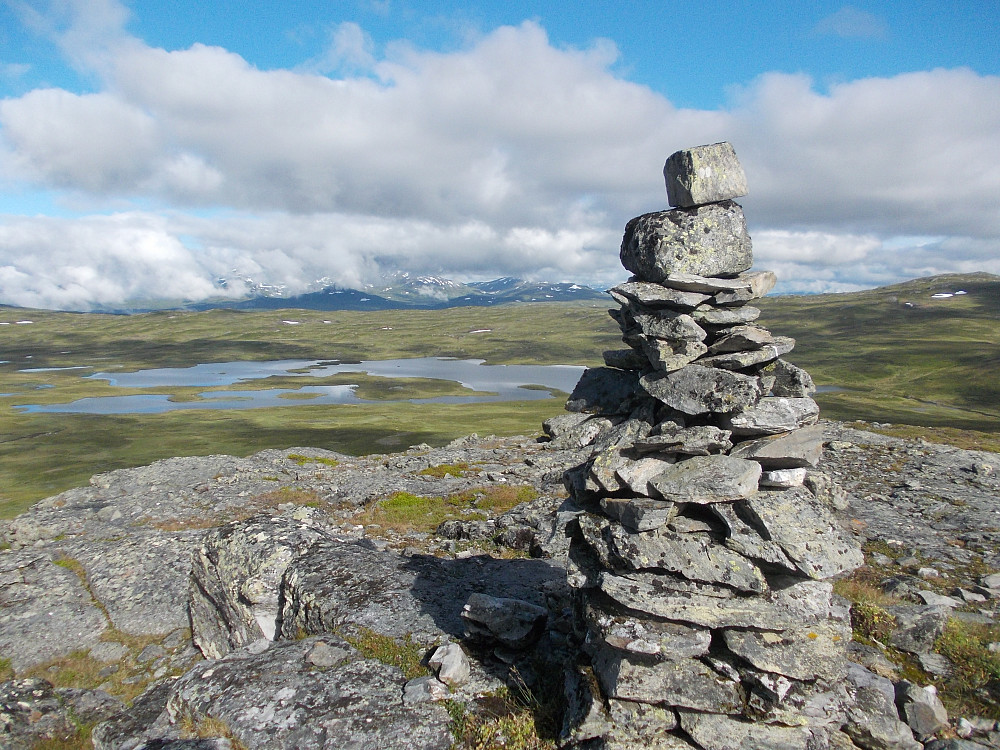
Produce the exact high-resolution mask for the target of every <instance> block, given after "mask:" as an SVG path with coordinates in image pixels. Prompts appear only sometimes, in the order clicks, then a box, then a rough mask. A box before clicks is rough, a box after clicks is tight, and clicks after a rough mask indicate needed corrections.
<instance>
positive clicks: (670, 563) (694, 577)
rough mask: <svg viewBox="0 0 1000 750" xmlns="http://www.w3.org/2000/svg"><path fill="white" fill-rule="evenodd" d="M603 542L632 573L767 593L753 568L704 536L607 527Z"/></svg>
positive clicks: (764, 583)
mask: <svg viewBox="0 0 1000 750" xmlns="http://www.w3.org/2000/svg"><path fill="white" fill-rule="evenodd" d="M604 539H605V540H606V542H607V544H608V549H609V550H610V552H611V554H612V555H614V556H616V557H618V558H619V559H621V560H624V561H625V562H626V563H628V565H629V566H630V567H631V568H632V569H633V570H643V569H660V570H668V571H670V572H672V573H677V574H678V575H681V576H683V577H684V578H687V579H688V580H691V581H699V582H702V583H713V584H720V585H723V586H729V587H731V588H734V589H736V590H738V591H743V592H747V593H753V594H760V593H763V592H765V591H767V581H766V580H765V579H764V575H763V574H762V573H761V572H760V569H759V568H758V567H757V566H756V565H754V564H753V563H752V562H750V561H749V560H747V559H746V558H744V557H742V556H740V555H738V554H736V553H735V552H733V551H731V550H729V549H727V548H726V547H724V546H723V545H721V544H719V543H718V542H715V541H714V540H713V539H712V538H711V537H709V536H708V535H707V534H678V533H677V532H674V531H670V530H669V529H666V528H659V529H657V530H655V531H645V532H640V533H632V532H629V531H627V530H626V529H624V528H622V527H621V526H619V525H617V524H608V526H607V528H606V529H605V530H604Z"/></svg>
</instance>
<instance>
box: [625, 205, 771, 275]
mask: <svg viewBox="0 0 1000 750" xmlns="http://www.w3.org/2000/svg"><path fill="white" fill-rule="evenodd" d="M621 261H622V265H623V266H625V268H627V269H628V270H629V271H631V272H632V273H634V274H636V275H637V276H639V278H641V279H642V280H643V281H651V282H660V281H662V280H663V279H665V278H667V277H668V276H669V275H670V274H672V273H691V274H697V275H699V276H724V275H727V274H732V275H735V274H738V273H739V272H740V271H746V270H747V269H749V268H750V266H752V265H753V249H752V246H751V243H750V235H749V234H748V233H747V228H746V219H745V218H744V216H743V209H742V208H740V206H739V205H738V204H737V203H734V202H732V201H722V202H720V203H711V204H708V205H705V206H697V207H694V208H675V209H672V210H670V211H659V212H656V213H650V214H644V215H642V216H637V217H636V218H634V219H632V220H631V221H629V223H628V224H626V226H625V234H624V237H623V238H622V245H621Z"/></svg>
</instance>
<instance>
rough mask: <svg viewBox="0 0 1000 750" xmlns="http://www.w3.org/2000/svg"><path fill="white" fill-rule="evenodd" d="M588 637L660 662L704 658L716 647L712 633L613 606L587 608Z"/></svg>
mask: <svg viewBox="0 0 1000 750" xmlns="http://www.w3.org/2000/svg"><path fill="white" fill-rule="evenodd" d="M586 622H587V632H588V638H589V639H591V640H596V641H600V642H602V643H604V644H606V645H607V646H609V647H611V648H616V649H619V650H621V651H627V652H629V653H633V654H644V655H645V656H648V657H653V658H657V659H683V658H690V657H695V656H703V655H704V654H707V653H708V650H709V648H710V647H711V645H712V632H711V631H710V630H706V629H704V628H693V627H691V626H689V625H682V624H680V623H677V622H664V621H661V620H656V619H654V618H648V617H647V618H640V617H636V616H635V615H634V614H631V613H629V612H628V611H627V610H625V609H622V608H620V607H615V606H614V605H613V604H610V603H609V604H602V605H600V606H598V605H596V604H595V603H594V602H593V601H589V602H588V603H587V607H586Z"/></svg>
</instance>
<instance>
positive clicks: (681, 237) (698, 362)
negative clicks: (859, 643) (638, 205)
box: [545, 143, 863, 750]
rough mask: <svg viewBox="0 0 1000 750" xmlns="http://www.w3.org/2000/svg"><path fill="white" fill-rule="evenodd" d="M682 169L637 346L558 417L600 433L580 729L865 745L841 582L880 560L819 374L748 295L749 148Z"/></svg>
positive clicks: (643, 235) (625, 248)
mask: <svg viewBox="0 0 1000 750" xmlns="http://www.w3.org/2000/svg"><path fill="white" fill-rule="evenodd" d="M664 175H665V178H666V183H667V196H668V201H669V203H670V205H671V206H673V208H671V209H670V210H667V211H660V212H656V213H650V214H645V215H643V216H639V217H636V218H634V219H632V220H631V221H630V222H629V223H628V224H627V226H626V227H625V236H624V239H623V241H622V246H621V260H622V264H623V265H624V266H625V268H626V269H628V270H629V271H631V272H632V273H633V274H634V276H633V277H632V278H631V279H630V280H629V281H628V282H626V283H624V284H620V285H618V286H616V287H615V288H613V289H611V290H610V294H611V296H612V297H613V298H614V299H615V300H616V301H617V302H618V303H619V304H620V309H617V310H610V311H609V312H610V314H611V316H612V317H613V318H614V319H615V320H616V321H617V322H618V323H619V325H620V326H621V330H622V339H623V341H624V342H625V343H626V344H627V345H628V348H627V349H623V350H618V351H608V352H605V353H604V360H605V363H606V365H607V366H606V367H601V368H594V369H590V370H587V371H586V372H584V374H583V376H582V377H581V379H580V382H579V383H578V384H577V386H576V388H575V390H574V392H573V394H572V395H571V397H570V400H569V402H568V403H567V411H568V412H570V413H568V414H564V415H561V416H559V417H556V418H554V419H551V420H549V421H548V422H546V424H545V429H546V431H547V432H548V433H549V435H550V436H551V437H552V438H553V442H555V443H557V444H560V443H561V444H563V445H578V446H580V445H587V444H588V443H589V444H591V445H592V446H593V447H592V454H591V458H590V459H589V460H588V461H587V462H586V463H584V464H583V465H581V466H579V467H577V468H575V469H573V470H571V471H570V472H568V473H567V479H566V482H567V486H568V487H569V488H570V492H571V495H572V497H573V498H574V500H575V501H576V502H577V503H578V504H579V505H580V506H581V507H582V508H585V509H586V511H585V512H583V513H581V514H580V515H579V517H578V519H577V523H576V526H575V528H573V527H571V529H572V534H573V537H572V543H571V547H570V563H569V565H570V571H569V578H570V584H571V585H572V586H573V587H574V588H575V589H576V591H577V608H578V613H577V622H578V627H579V629H580V631H581V633H580V636H581V638H582V640H583V643H584V651H585V653H586V654H587V656H588V657H589V661H590V665H589V667H587V668H585V670H584V671H583V672H582V673H578V674H576V675H575V676H573V677H571V678H569V679H568V682H567V693H568V695H571V696H573V695H575V698H574V699H573V700H571V708H570V710H569V716H568V717H567V724H566V726H565V728H564V742H566V743H567V744H571V745H572V744H576V745H578V746H586V747H607V748H613V747H614V748H619V747H620V748H627V747H633V746H641V747H662V748H689V747H692V746H693V747H700V748H704V749H705V750H724V749H725V748H762V747H774V748H778V747H780V748H809V749H810V750H812V749H814V748H826V747H852V746H853V745H852V744H851V741H850V740H849V739H848V737H847V736H846V735H845V734H843V733H842V732H841V731H840V730H841V727H842V726H844V724H845V711H846V709H847V707H848V705H849V702H850V696H849V694H848V691H847V689H846V687H845V684H844V675H845V672H846V658H845V653H846V644H847V643H848V641H850V638H851V627H850V618H849V611H848V608H847V606H846V602H844V601H843V600H841V599H839V598H838V597H835V596H834V595H833V592H832V584H831V580H830V579H832V578H833V577H835V576H838V575H840V574H843V573H846V572H848V571H850V570H853V569H854V568H855V567H857V566H858V565H860V564H861V563H862V561H863V559H862V556H861V553H860V551H859V550H858V549H857V548H856V547H854V546H853V545H852V544H851V543H850V542H849V541H848V540H847V539H846V537H845V536H844V535H842V533H841V531H840V529H839V527H838V525H837V523H836V521H835V519H834V516H833V513H832V510H833V509H834V506H836V505H837V504H838V501H842V499H843V495H842V493H838V491H837V490H836V488H835V487H833V486H832V484H831V483H830V481H829V480H828V479H827V478H826V477H825V475H823V474H821V473H818V472H812V473H811V472H810V467H815V466H816V464H817V462H818V460H819V458H820V454H821V451H822V446H823V438H822V430H821V427H820V426H818V425H816V422H817V419H818V416H819V409H818V407H817V405H816V402H815V401H813V400H812V399H811V398H810V395H811V394H812V393H814V392H815V386H814V385H813V382H812V379H811V378H810V377H809V375H808V373H806V372H805V371H804V370H802V369H800V368H798V367H796V366H795V365H792V364H789V363H788V362H786V361H784V360H783V359H782V358H781V357H782V356H783V355H785V354H787V353H788V352H790V351H791V350H792V347H793V346H794V343H795V342H794V341H793V340H792V339H790V338H787V337H783V336H773V335H772V334H771V333H769V332H768V331H767V330H766V329H765V328H763V327H761V326H759V325H757V324H756V323H755V321H756V320H757V317H758V316H759V315H760V310H758V309H757V308H755V307H753V306H752V305H750V304H748V303H750V302H752V301H753V300H754V299H755V298H759V297H761V296H763V295H765V294H766V293H767V292H768V291H769V290H770V289H771V288H772V287H773V286H774V283H775V276H774V274H773V273H772V272H770V271H752V272H751V271H749V269H750V267H751V265H752V263H753V254H752V250H751V243H750V237H749V235H748V233H747V230H746V222H745V219H744V216H743V211H742V208H741V207H740V206H739V205H738V204H737V203H735V202H734V201H733V200H732V199H733V198H737V197H739V196H742V195H745V194H746V192H747V189H746V178H745V176H744V173H743V169H742V167H741V166H740V164H739V162H738V161H737V159H736V154H735V153H734V151H733V148H732V146H731V145H730V144H728V143H718V144H714V145H709V146H701V147H697V148H693V149H689V150H685V151H679V152H678V153H675V154H674V155H672V156H671V157H670V158H669V159H668V160H667V162H666V166H665V168H664ZM587 669H592V677H594V678H596V680H595V679H587V671H586V670H587ZM581 695H583V696H584V698H581V697H580V696H581Z"/></svg>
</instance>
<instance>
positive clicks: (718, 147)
mask: <svg viewBox="0 0 1000 750" xmlns="http://www.w3.org/2000/svg"><path fill="white" fill-rule="evenodd" d="M663 179H664V181H665V182H666V186H667V202H668V203H669V204H670V205H671V206H698V205H701V204H703V203H713V202H716V201H722V200H728V199H731V198H739V197H740V196H742V195H746V194H747V177H746V174H745V173H744V171H743V167H742V166H741V165H740V162H739V159H737V158H736V151H735V150H733V146H732V144H730V143H729V142H726V141H723V142H722V143H712V144H709V145H706V146H695V147H694V148H687V149H683V150H681V151H675V152H674V153H673V154H671V155H670V156H669V157H668V158H667V161H666V163H665V164H664V165H663Z"/></svg>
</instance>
